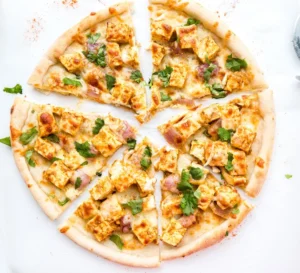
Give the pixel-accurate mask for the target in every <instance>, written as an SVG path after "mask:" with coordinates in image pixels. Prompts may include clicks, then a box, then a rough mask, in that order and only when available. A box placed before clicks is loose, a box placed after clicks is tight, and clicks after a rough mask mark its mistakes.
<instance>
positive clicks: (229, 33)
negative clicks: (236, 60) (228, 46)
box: [225, 30, 232, 40]
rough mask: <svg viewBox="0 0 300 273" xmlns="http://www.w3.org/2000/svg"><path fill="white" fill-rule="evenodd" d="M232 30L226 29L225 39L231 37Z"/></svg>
mask: <svg viewBox="0 0 300 273" xmlns="http://www.w3.org/2000/svg"><path fill="white" fill-rule="evenodd" d="M231 34H232V32H231V31H230V30H228V31H227V33H226V34H225V40H229V39H230V37H231Z"/></svg>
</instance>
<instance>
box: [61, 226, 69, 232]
mask: <svg viewBox="0 0 300 273" xmlns="http://www.w3.org/2000/svg"><path fill="white" fill-rule="evenodd" d="M68 230H69V227H68V226H65V227H62V228H61V229H60V230H59V231H60V233H66V232H67V231H68Z"/></svg>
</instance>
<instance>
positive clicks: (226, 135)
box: [218, 127, 233, 142]
mask: <svg viewBox="0 0 300 273" xmlns="http://www.w3.org/2000/svg"><path fill="white" fill-rule="evenodd" d="M232 133H233V130H231V129H229V130H227V129H225V128H222V127H221V128H218V136H219V138H220V140H221V141H223V142H230V140H231V136H232Z"/></svg>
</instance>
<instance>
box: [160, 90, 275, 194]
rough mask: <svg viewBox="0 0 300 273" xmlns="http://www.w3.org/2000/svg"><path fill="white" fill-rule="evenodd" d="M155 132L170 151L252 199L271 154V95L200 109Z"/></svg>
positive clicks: (247, 97)
mask: <svg viewBox="0 0 300 273" xmlns="http://www.w3.org/2000/svg"><path fill="white" fill-rule="evenodd" d="M159 130H160V131H161V132H162V134H163V135H164V137H165V138H166V140H167V141H168V142H169V143H170V144H171V145H173V146H175V147H178V148H180V149H181V150H183V151H185V152H187V153H189V154H191V155H192V156H194V158H195V159H197V160H198V162H200V164H203V165H204V166H209V167H211V168H212V171H213V172H215V173H220V172H221V173H222V176H223V178H224V179H225V181H226V182H227V183H229V184H230V185H233V186H238V187H241V188H243V189H245V191H246V193H247V194H248V195H250V196H252V197H255V196H256V195H257V194H258V193H259V192H260V190H261V188H262V186H263V184H264V182H265V180H266V176H267V172H268V169H269V163H270V160H271V155H272V150H273V142H274V134H275V117H274V101H273V93H272V91H271V90H265V91H263V92H260V93H257V94H253V95H244V96H242V97H238V98H236V99H233V100H232V101H230V102H228V103H222V104H217V103H216V104H211V105H210V106H208V107H205V108H201V107H199V108H198V109H196V110H195V111H189V112H188V113H186V114H183V115H180V116H178V117H175V118H173V119H172V120H171V121H169V122H168V123H166V124H163V125H161V126H159Z"/></svg>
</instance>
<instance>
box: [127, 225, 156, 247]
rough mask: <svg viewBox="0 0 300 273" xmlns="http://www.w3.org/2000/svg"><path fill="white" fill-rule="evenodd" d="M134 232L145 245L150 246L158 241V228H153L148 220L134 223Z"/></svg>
mask: <svg viewBox="0 0 300 273" xmlns="http://www.w3.org/2000/svg"><path fill="white" fill-rule="evenodd" d="M132 232H133V233H134V234H135V236H136V237H137V238H138V240H139V241H140V242H141V243H142V244H143V245H148V244H150V243H152V242H155V241H156V240H157V234H158V232H157V227H154V226H152V225H151V223H150V222H149V221H148V220H147V219H142V220H138V221H135V222H133V224H132Z"/></svg>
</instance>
